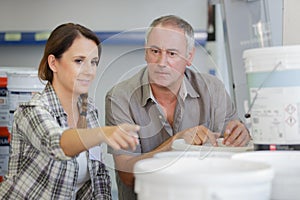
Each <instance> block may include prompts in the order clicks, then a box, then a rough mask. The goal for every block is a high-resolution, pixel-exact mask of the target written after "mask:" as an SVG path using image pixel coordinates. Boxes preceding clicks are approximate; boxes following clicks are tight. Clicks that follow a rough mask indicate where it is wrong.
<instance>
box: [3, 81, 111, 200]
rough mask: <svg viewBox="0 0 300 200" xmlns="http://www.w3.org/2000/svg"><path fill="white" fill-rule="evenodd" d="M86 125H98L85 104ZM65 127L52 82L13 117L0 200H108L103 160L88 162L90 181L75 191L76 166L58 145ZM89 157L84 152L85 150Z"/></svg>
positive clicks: (93, 113) (107, 180)
mask: <svg viewBox="0 0 300 200" xmlns="http://www.w3.org/2000/svg"><path fill="white" fill-rule="evenodd" d="M87 123H88V127H96V126H98V120H97V111H96V109H95V107H94V106H93V104H92V103H91V102H90V100H89V104H88V114H87ZM67 128H68V124H67V114H66V113H65V112H64V110H63V108H62V106H61V104H60V102H59V99H58V97H57V96H56V94H55V91H54V89H53V87H52V86H51V84H49V83H48V84H47V85H46V87H45V89H44V91H43V92H42V93H38V94H36V95H34V97H33V98H32V100H31V101H29V102H28V103H24V104H22V105H20V106H19V108H18V109H17V110H16V112H15V115H14V123H13V129H12V140H11V153H10V159H9V172H8V174H7V175H6V177H5V181H4V182H2V183H0V198H1V199H30V200H33V199H39V200H40V199H47V200H48V199H55V200H57V199H73V198H74V197H75V195H76V199H105V200H106V199H111V182H110V177H109V174H108V171H107V170H106V168H105V165H104V164H103V163H102V162H99V161H96V160H91V159H88V169H89V173H90V177H91V180H90V181H88V182H87V183H85V184H84V186H83V187H82V188H81V189H80V190H79V191H78V192H77V194H76V193H75V189H76V181H77V177H78V169H79V165H78V163H77V161H76V157H68V156H66V155H65V154H64V152H63V150H62V149H61V147H60V137H61V134H62V133H63V131H64V130H66V129H67ZM86 153H87V156H88V157H89V152H88V151H87V152H86Z"/></svg>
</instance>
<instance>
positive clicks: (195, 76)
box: [185, 69, 223, 86]
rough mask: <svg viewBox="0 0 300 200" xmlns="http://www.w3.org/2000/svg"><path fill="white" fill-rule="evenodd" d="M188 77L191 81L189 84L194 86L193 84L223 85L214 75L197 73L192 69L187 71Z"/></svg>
mask: <svg viewBox="0 0 300 200" xmlns="http://www.w3.org/2000/svg"><path fill="white" fill-rule="evenodd" d="M185 74H186V77H187V79H188V80H189V82H190V83H191V84H192V85H193V84H201V85H208V86H210V85H216V84H217V85H219V84H223V83H222V81H221V80H220V79H219V78H217V77H216V76H214V75H211V74H207V73H201V72H197V71H195V70H192V69H187V70H186V72H185Z"/></svg>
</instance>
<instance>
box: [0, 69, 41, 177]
mask: <svg viewBox="0 0 300 200" xmlns="http://www.w3.org/2000/svg"><path fill="white" fill-rule="evenodd" d="M44 87H45V85H44V83H42V82H41V81H40V80H39V78H38V74H37V70H36V69H35V68H22V67H0V182H1V181H2V180H3V176H4V175H5V174H6V173H7V171H8V158H9V142H10V132H11V128H12V124H13V114H14V111H15V109H16V108H17V106H18V105H19V103H22V102H26V101H28V100H30V99H31V97H32V95H33V94H34V93H35V92H39V91H41V90H42V89H43V88H44Z"/></svg>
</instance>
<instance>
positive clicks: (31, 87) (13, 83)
mask: <svg viewBox="0 0 300 200" xmlns="http://www.w3.org/2000/svg"><path fill="white" fill-rule="evenodd" d="M44 87H45V84H44V83H42V82H41V81H40V79H39V78H38V71H37V70H36V69H34V68H19V69H15V70H13V71H9V72H7V89H8V100H9V106H8V107H9V116H10V117H9V118H10V119H9V126H11V125H12V120H13V113H14V111H15V109H16V108H17V107H18V105H19V104H20V103H22V102H27V101H29V100H30V99H31V98H32V95H33V94H34V93H36V92H40V91H42V90H43V89H44Z"/></svg>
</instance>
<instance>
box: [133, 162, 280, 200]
mask: <svg viewBox="0 0 300 200" xmlns="http://www.w3.org/2000/svg"><path fill="white" fill-rule="evenodd" d="M273 175H274V174H273V169H272V168H271V166H270V165H268V164H265V163H260V162H253V161H239V160H231V159H226V158H207V159H204V160H198V159H194V158H180V159H178V160H174V159H173V158H159V159H158V158H149V159H144V160H140V161H138V162H137V163H136V164H135V166H134V176H135V192H136V193H137V197H138V199H139V200H141V199H142V200H153V199H157V200H179V199H180V200H182V199H189V200H198V199H202V200H213V199H222V200H240V199H243V200H250V199H251V200H253V199H256V200H267V199H270V194H271V183H272V178H273Z"/></svg>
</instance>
